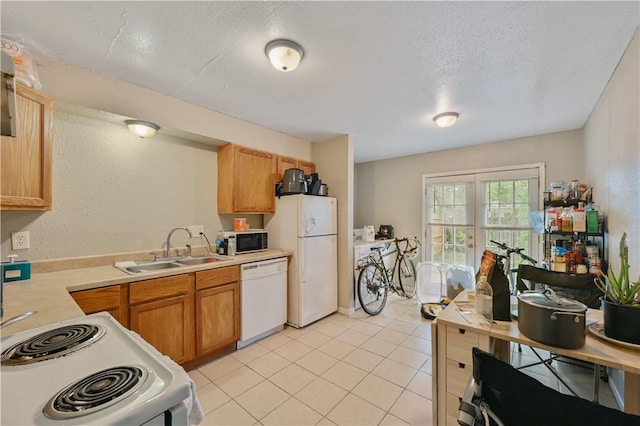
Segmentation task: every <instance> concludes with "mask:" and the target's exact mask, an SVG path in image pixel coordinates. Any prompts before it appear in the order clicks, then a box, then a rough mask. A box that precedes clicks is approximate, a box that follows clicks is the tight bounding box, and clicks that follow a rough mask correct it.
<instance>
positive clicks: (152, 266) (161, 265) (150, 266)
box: [124, 262, 182, 274]
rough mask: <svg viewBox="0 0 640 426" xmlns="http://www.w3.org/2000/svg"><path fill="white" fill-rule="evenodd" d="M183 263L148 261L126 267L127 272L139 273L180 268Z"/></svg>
mask: <svg viewBox="0 0 640 426" xmlns="http://www.w3.org/2000/svg"><path fill="white" fill-rule="evenodd" d="M181 266H182V265H181V264H179V263H176V262H148V263H139V264H137V265H135V266H128V267H126V268H124V269H125V272H128V273H131V274H138V273H140V272H153V271H160V270H162V269H170V268H179V267H181Z"/></svg>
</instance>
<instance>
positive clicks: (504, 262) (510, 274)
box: [489, 240, 538, 294]
mask: <svg viewBox="0 0 640 426" xmlns="http://www.w3.org/2000/svg"><path fill="white" fill-rule="evenodd" d="M489 241H490V242H492V243H493V244H495V245H496V247H498V248H499V249H501V250H504V251H505V252H506V254H504V255H503V254H498V255H497V256H498V259H497V264H496V266H498V267H499V268H500V270H501V271H502V273H503V274H504V275H505V276H506V277H507V280H508V281H509V289H510V290H511V294H514V293H515V290H516V278H515V277H514V274H516V273H517V272H518V269H517V268H516V269H512V268H511V255H512V254H517V255H518V256H520V258H522V260H524V261H525V262H529V263H531V264H532V265H537V264H538V261H537V260H535V259H534V258H533V257H530V256H527V255H526V254H524V253H523V251H524V249H523V248H511V247H509V246H507V245H506V244H504V243H499V242H498V241H494V240H489Z"/></svg>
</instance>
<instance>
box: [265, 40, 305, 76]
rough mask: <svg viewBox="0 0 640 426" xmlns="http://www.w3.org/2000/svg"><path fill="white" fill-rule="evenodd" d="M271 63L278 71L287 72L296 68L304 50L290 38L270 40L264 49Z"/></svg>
mask: <svg viewBox="0 0 640 426" xmlns="http://www.w3.org/2000/svg"><path fill="white" fill-rule="evenodd" d="M264 51H265V53H266V54H267V57H268V58H269V61H271V65H273V67H274V68H275V69H277V70H279V71H282V72H289V71H293V70H295V69H296V68H298V65H299V64H300V61H301V60H302V58H303V57H304V51H303V50H302V47H300V45H299V44H297V43H295V42H293V41H291V40H282V39H279V40H273V41H270V42H269V43H268V44H267V46H266V47H265V49H264Z"/></svg>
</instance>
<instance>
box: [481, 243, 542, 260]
mask: <svg viewBox="0 0 640 426" xmlns="http://www.w3.org/2000/svg"><path fill="white" fill-rule="evenodd" d="M489 241H490V242H492V243H493V244H495V245H496V247H498V248H499V249H502V250H505V251H506V252H507V256H508V255H510V254H511V253H515V254H517V255H518V256H520V257H521V258H523V259H524V260H526V261H527V262H531V263H533V264H536V263H538V261H537V260H535V259H534V258H533V257H530V256H527V255H526V254H524V253H522V251H523V250H524V249H523V248H511V247H509V246H507V245H506V244H504V243H499V242H498V241H494V240H489Z"/></svg>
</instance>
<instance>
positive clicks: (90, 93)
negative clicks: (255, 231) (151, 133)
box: [34, 53, 311, 160]
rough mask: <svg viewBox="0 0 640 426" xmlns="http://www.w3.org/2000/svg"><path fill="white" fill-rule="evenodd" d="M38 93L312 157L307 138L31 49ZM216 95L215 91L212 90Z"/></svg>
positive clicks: (221, 139) (221, 137)
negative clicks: (36, 72)
mask: <svg viewBox="0 0 640 426" xmlns="http://www.w3.org/2000/svg"><path fill="white" fill-rule="evenodd" d="M34 57H35V58H36V60H37V62H38V66H39V67H38V73H39V75H40V80H41V82H42V90H41V91H42V92H44V93H45V94H47V95H48V96H50V97H52V98H54V99H55V100H56V101H64V102H68V103H70V104H73V105H80V106H84V107H87V108H91V109H94V110H97V111H106V112H109V113H113V114H118V115H123V116H127V117H132V118H137V119H140V120H147V121H151V122H154V123H156V124H159V125H160V126H161V127H163V128H169V129H177V130H181V131H186V132H190V133H193V134H195V135H201V136H205V137H207V138H212V139H214V140H218V141H226V142H233V143H236V144H239V145H245V146H249V147H253V148H256V149H262V150H265V151H270V152H274V153H276V154H283V155H288V156H291V157H295V158H301V159H303V160H311V143H310V142H309V141H306V140H304V139H300V138H297V137H295V136H290V135H286V134H284V133H281V132H278V131H276V130H272V129H267V128H265V127H261V126H258V125H257V124H253V123H250V122H247V121H244V120H240V119H237V118H234V117H230V116H228V115H225V114H222V113H219V112H216V111H212V110H209V109H207V108H203V107H199V106H197V105H194V104H190V103H187V102H184V101H181V100H180V99H177V98H174V97H171V96H167V95H163V94H160V93H158V92H154V91H152V90H149V89H145V88H143V87H140V86H136V85H134V84H130V83H127V82H125V81H122V80H118V79H116V78H112V77H108V76H105V75H102V74H98V73H95V72H93V71H89V70H87V69H84V68H79V67H76V66H73V65H69V64H66V63H64V62H61V61H59V60H56V59H53V58H50V57H47V56H44V55H41V54H37V53H35V54H34ZM211 96H215V94H213V93H212V94H211Z"/></svg>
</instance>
